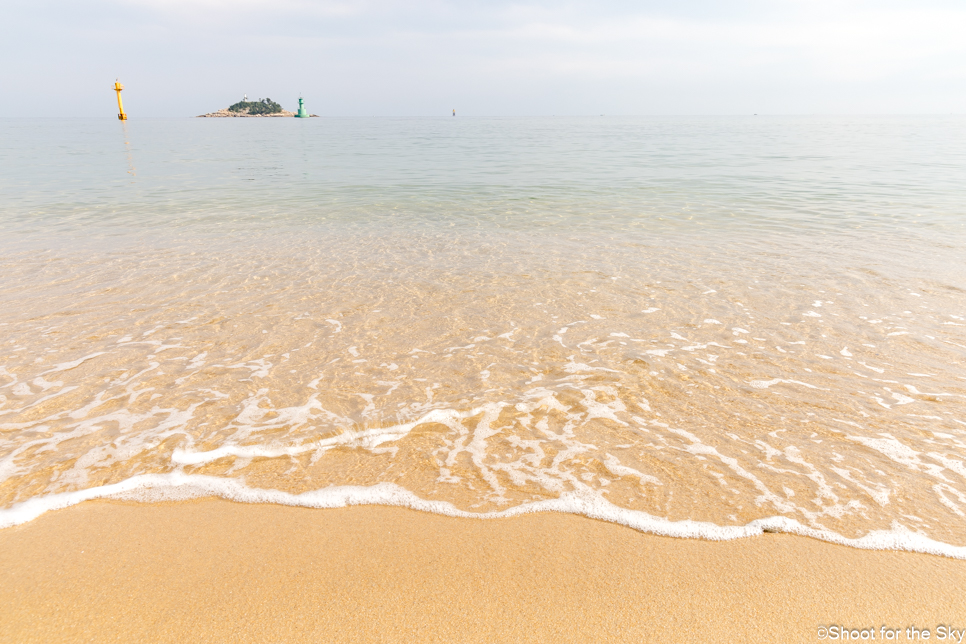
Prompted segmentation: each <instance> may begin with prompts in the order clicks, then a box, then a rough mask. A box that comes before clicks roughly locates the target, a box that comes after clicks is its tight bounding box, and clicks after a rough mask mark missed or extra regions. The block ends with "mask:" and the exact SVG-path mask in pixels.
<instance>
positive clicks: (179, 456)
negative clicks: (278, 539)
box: [171, 409, 462, 465]
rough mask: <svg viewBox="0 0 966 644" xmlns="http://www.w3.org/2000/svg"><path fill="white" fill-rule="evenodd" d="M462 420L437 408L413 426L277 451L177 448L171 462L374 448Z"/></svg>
mask: <svg viewBox="0 0 966 644" xmlns="http://www.w3.org/2000/svg"><path fill="white" fill-rule="evenodd" d="M461 417H462V416H461V414H460V413H459V412H457V411H454V410H451V409H434V410H433V411H431V412H429V413H428V414H426V415H425V416H423V417H421V418H420V419H419V420H415V421H413V422H411V423H403V424H400V425H393V426H392V427H380V428H376V429H367V430H364V431H361V432H354V431H347V432H343V433H341V434H339V435H338V436H332V437H331V438H325V439H321V440H317V441H314V442H311V443H303V444H302V445H292V446H289V447H276V448H271V447H262V446H260V445H226V446H224V447H219V448H217V449H213V450H208V451H207V452H189V451H186V450H183V449H175V450H174V452H172V454H171V460H172V461H173V462H175V463H178V464H179V465H199V464H201V463H210V462H212V461H217V460H218V459H220V458H225V457H226V456H235V457H238V458H255V457H266V458H277V457H279V456H295V455H296V454H302V453H304V452H314V451H316V450H321V451H325V450H328V449H331V448H333V447H337V446H339V445H356V446H359V447H365V448H372V447H377V446H378V445H381V444H382V443H387V442H389V441H396V440H399V439H400V438H402V437H403V436H405V435H406V434H408V433H409V432H411V431H412V430H413V428H414V427H416V426H417V425H422V424H424V423H443V424H446V423H447V422H452V421H454V420H457V421H458V420H459V419H460V418H461Z"/></svg>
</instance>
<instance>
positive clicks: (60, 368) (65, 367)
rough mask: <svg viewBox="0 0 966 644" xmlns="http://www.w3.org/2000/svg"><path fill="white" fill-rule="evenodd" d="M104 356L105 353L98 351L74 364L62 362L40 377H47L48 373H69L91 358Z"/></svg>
mask: <svg viewBox="0 0 966 644" xmlns="http://www.w3.org/2000/svg"><path fill="white" fill-rule="evenodd" d="M102 355H104V352H103V351H98V352H97V353H92V354H90V355H89V356H84V357H83V358H78V359H77V360H74V361H73V362H61V363H60V364H58V365H54V367H53V368H52V369H48V370H47V371H44V372H43V373H40V374H38V375H41V376H45V375H47V374H48V373H57V372H58V371H69V370H71V369H73V368H74V367H78V366H80V365H81V363H83V362H87V361H88V360H90V359H91V358H96V357H97V356H102Z"/></svg>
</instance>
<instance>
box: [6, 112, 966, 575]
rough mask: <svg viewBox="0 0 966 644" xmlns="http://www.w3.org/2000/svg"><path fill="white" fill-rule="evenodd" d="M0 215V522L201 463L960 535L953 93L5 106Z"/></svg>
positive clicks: (254, 485) (375, 500)
mask: <svg viewBox="0 0 966 644" xmlns="http://www.w3.org/2000/svg"><path fill="white" fill-rule="evenodd" d="M0 230H2V234H0V527H9V526H13V525H18V524H22V523H24V522H27V521H30V520H32V519H34V518H36V517H38V516H40V515H42V514H43V513H44V512H46V511H49V510H55V509H59V508H64V507H67V506H70V505H73V504H76V503H80V502H83V501H85V500H88V499H95V498H109V499H122V500H126V501H143V502H154V501H176V500H180V499H190V498H197V497H209V496H217V497H222V498H226V499H231V500H235V501H238V502H249V503H279V504H288V505H298V506H305V507H316V508H328V507H341V506H347V505H364V504H383V505H396V506H403V507H409V508H413V509H415V510H421V511H428V512H437V513H441V514H446V515H450V516H454V517H465V518H466V520H479V519H486V518H492V517H507V516H514V515H519V514H523V513H528V512H541V511H553V512H568V513H575V514H581V515H585V516H587V517H591V518H594V519H599V520H604V521H611V522H615V523H619V524H622V525H626V526H629V527H632V528H635V529H637V530H640V531H643V532H647V533H654V534H661V535H668V536H675V537H682V538H703V539H734V538H749V537H750V538H753V537H755V536H756V535H760V534H762V533H764V532H787V533H795V534H801V535H806V536H811V537H815V538H819V539H824V540H826V541H831V542H834V543H840V544H845V545H849V546H854V547H860V548H878V549H899V550H908V551H915V552H927V553H934V554H939V555H945V556H949V557H956V558H966V117H963V116H870V117H861V116H841V117H837V116H781V117H779V116H729V117H611V116H587V117H579V118H578V117H546V118H482V117H465V116H458V117H451V116H446V117H438V118H429V117H427V118H313V119H193V118H180V119H139V118H137V117H136V116H132V117H131V120H129V121H126V122H120V121H117V120H114V119H107V118H104V119H73V118H64V119H53V118H50V119H3V120H0ZM320 511H321V510H320Z"/></svg>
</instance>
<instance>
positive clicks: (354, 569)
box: [0, 499, 966, 642]
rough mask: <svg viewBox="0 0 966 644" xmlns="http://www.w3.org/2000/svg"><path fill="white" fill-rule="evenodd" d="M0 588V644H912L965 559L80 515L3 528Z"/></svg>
mask: <svg viewBox="0 0 966 644" xmlns="http://www.w3.org/2000/svg"><path fill="white" fill-rule="evenodd" d="M0 577H2V578H3V580H4V583H3V584H2V585H0V606H2V607H3V608H2V609H0V611H2V612H0V621H2V623H3V628H2V629H0V640H2V641H4V642H79V641H98V642H102V641H118V642H133V641H141V642H187V641H209V642H215V641H217V642H269V641H271V642H549V641H563V642H657V641H660V642H779V641H781V642H814V641H820V640H821V639H822V638H821V635H822V634H825V635H826V636H827V637H828V635H829V634H830V633H831V634H832V635H834V633H835V632H834V631H831V632H829V631H826V632H824V633H822V632H820V629H821V627H823V626H824V627H828V626H835V625H840V626H844V627H848V628H849V629H852V628H855V629H862V628H872V627H874V628H875V638H876V639H888V638H887V637H886V635H887V633H886V632H885V631H883V630H882V627H883V626H884V627H886V628H894V629H901V630H900V632H899V633H898V637H897V638H893V640H894V641H895V640H897V641H911V640H909V639H907V634H906V632H905V629H906V628H908V627H910V626H913V625H914V626H916V627H917V628H928V629H930V631H932V638H933V639H940V637H939V633H938V632H937V627H938V626H944V630H943V631H942V632H943V633H945V632H946V631H945V626H946V625H949V626H953V627H954V628H962V627H964V626H966V598H964V595H963V593H962V592H961V589H962V588H964V587H966V561H961V560H954V559H947V558H943V557H937V556H932V555H920V554H912V553H907V552H885V551H867V550H858V549H854V548H848V547H844V546H838V545H833V544H828V543H824V542H820V541H816V540H812V539H807V538H803V537H796V536H789V535H783V534H766V535H764V536H762V537H757V538H750V539H741V540H736V541H728V542H710V541H701V540H689V539H673V538H667V537H657V536H653V535H647V534H642V533H640V532H637V531H634V530H631V529H628V528H624V527H621V526H617V525H612V524H608V523H603V522H600V521H594V520H591V519H586V518H583V517H578V516H570V515H564V514H553V513H546V514H534V515H529V516H524V517H518V518H513V519H496V520H479V521H477V520H471V519H453V518H448V517H441V516H436V515H432V514H428V513H420V512H414V511H411V510H406V509H399V508H390V507H380V506H365V507H351V508H345V509H335V510H312V509H304V508H292V507H282V506H271V505H244V504H238V503H231V502H227V501H222V500H218V499H204V500H198V501H193V502H184V503H171V504H146V505H141V504H134V503H121V502H113V501H92V502H87V503H83V504H80V505H78V506H74V507H71V508H68V509H66V510H61V511H57V512H50V513H48V514H46V515H44V516H41V517H40V518H38V519H36V520H34V521H32V522H30V523H27V524H24V525H21V526H17V527H13V528H8V529H5V530H3V531H0ZM947 640H948V638H947ZM953 641H955V638H953Z"/></svg>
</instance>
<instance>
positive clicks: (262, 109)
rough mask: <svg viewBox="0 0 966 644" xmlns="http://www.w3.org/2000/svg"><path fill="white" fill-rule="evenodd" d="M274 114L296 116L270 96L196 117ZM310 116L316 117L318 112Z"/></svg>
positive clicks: (265, 115) (240, 116) (247, 116)
mask: <svg viewBox="0 0 966 644" xmlns="http://www.w3.org/2000/svg"><path fill="white" fill-rule="evenodd" d="M274 116H288V117H294V116H296V114H295V112H289V111H288V110H283V109H282V106H281V105H279V104H278V103H276V102H275V101H273V100H272V99H270V98H263V99H261V100H258V101H248V100H242V101H239V102H237V103H235V104H234V105H232V106H231V107H226V108H224V109H220V110H218V111H217V112H210V113H208V114H199V115H198V118H252V117H274ZM310 116H315V117H318V114H311V115H310Z"/></svg>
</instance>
